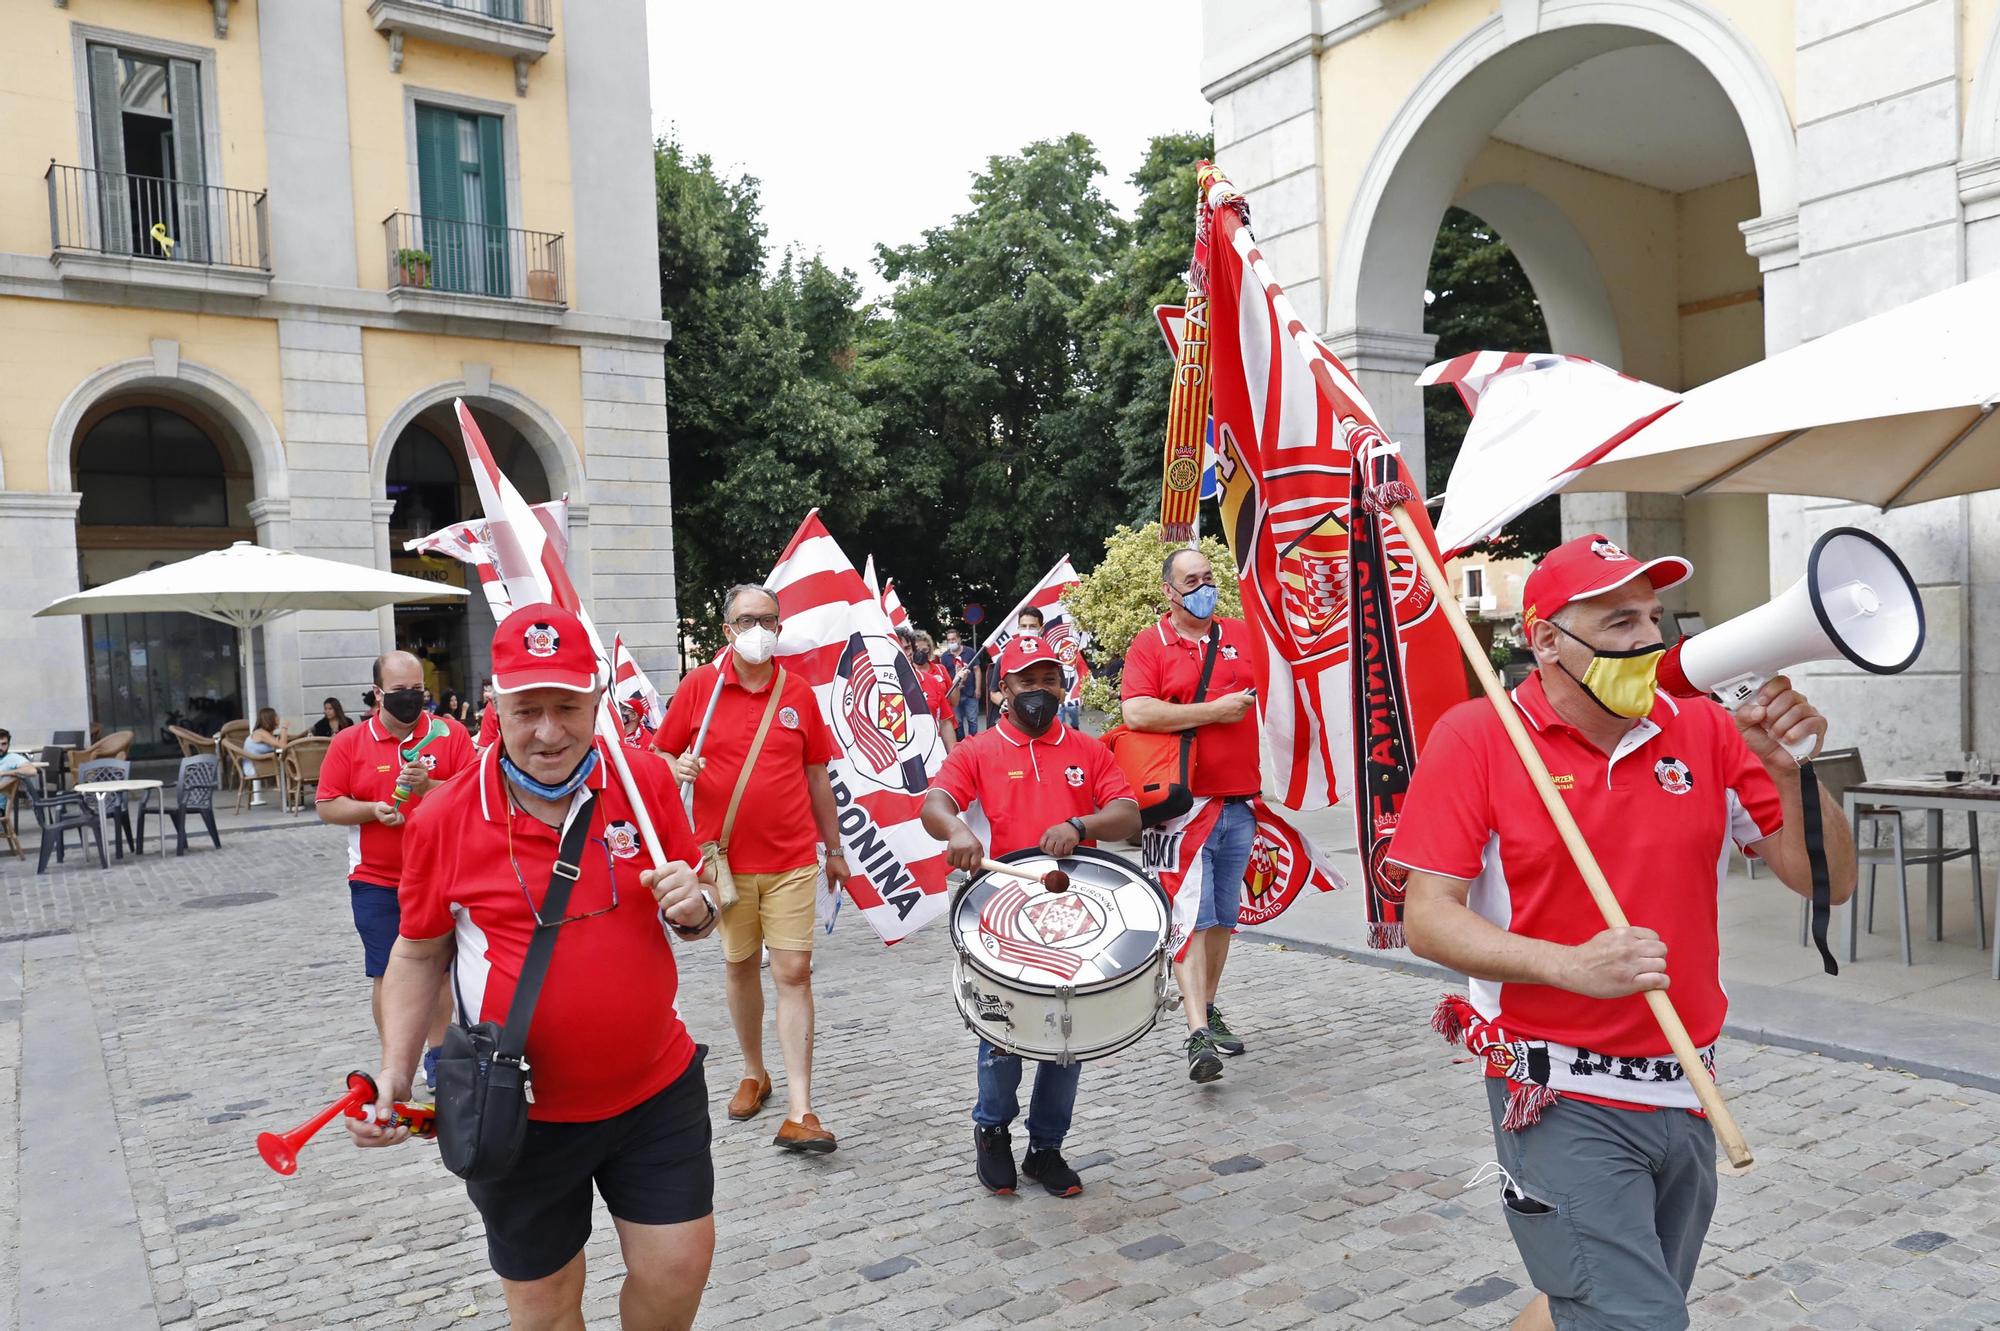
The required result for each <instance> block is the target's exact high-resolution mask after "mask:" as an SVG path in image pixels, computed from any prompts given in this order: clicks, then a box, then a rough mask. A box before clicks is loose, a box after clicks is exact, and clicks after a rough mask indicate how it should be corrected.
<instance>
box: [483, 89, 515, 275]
mask: <svg viewBox="0 0 2000 1331" xmlns="http://www.w3.org/2000/svg"><path fill="white" fill-rule="evenodd" d="M479 188H480V204H481V209H482V211H483V212H484V213H485V216H486V230H485V231H484V232H483V233H482V239H483V240H484V248H485V264H486V272H485V278H486V281H485V284H484V285H483V286H482V287H481V288H480V289H481V290H482V291H484V292H486V294H488V295H490V296H511V295H513V294H514V286H513V277H512V272H511V268H512V265H511V263H510V259H511V257H512V256H510V255H509V254H508V252H507V242H508V239H509V238H508V234H507V231H506V227H507V162H506V156H505V153H504V151H503V148H502V140H501V125H500V117H499V116H480V117H479Z"/></svg>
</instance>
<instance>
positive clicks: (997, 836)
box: [924, 634, 1139, 1197]
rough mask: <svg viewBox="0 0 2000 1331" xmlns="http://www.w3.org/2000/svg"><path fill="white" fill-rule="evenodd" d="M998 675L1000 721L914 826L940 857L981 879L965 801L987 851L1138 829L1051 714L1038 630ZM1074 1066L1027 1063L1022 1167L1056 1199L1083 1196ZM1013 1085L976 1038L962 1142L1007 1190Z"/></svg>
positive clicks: (1056, 703) (1117, 790)
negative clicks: (1073, 1153)
mask: <svg viewBox="0 0 2000 1331" xmlns="http://www.w3.org/2000/svg"><path fill="white" fill-rule="evenodd" d="M999 670H1000V697H1001V706H1002V711H1001V716H1000V723H999V724H998V725H996V726H994V727H992V728H991V729H988V730H983V731H981V732H980V733H979V734H977V735H974V736H972V737H970V738H969V739H967V740H966V741H965V742H964V743H963V744H960V745H959V746H958V747H957V748H955V749H953V750H952V751H951V753H950V755H949V756H947V757H946V758H945V760H944V766H943V767H941V768H939V769H938V774H937V776H936V777H935V778H934V779H933V780H932V781H931V788H930V792H929V793H928V794H927V795H925V796H924V830H925V831H926V832H929V833H930V834H931V835H932V836H934V837H936V838H937V839H938V840H940V841H943V842H945V843H946V850H945V858H946V859H948V860H949V861H951V863H952V865H953V866H955V867H956V868H960V869H963V870H965V871H966V872H967V873H977V872H979V865H980V861H981V860H983V859H984V858H985V857H986V853H987V852H986V849H985V847H983V846H981V845H980V844H979V838H978V836H977V835H975V834H974V832H973V831H972V829H971V828H969V827H967V826H966V825H965V820H964V819H963V818H961V817H960V816H959V815H960V814H961V813H962V812H963V811H965V810H967V809H970V808H971V807H972V805H973V802H974V801H975V800H976V801H978V803H979V807H980V809H981V810H982V811H983V812H984V813H985V814H986V820H987V822H988V823H989V824H990V825H991V826H992V834H993V853H994V854H995V855H1005V854H1007V853H1009V852H1010V851H1016V850H1026V849H1028V848H1029V847H1031V846H1034V847H1039V848H1040V849H1041V850H1042V852H1043V853H1044V854H1048V855H1067V854H1069V853H1070V852H1071V851H1073V850H1075V849H1076V848H1077V847H1078V846H1080V845H1094V844H1096V842H1098V841H1099V840H1112V841H1122V840H1124V839H1125V838H1127V837H1129V836H1131V835H1132V834H1133V833H1135V832H1137V831H1138V830H1139V801H1138V800H1137V799H1136V798H1134V796H1133V794H1132V784H1131V782H1129V781H1127V780H1126V779H1125V774H1124V772H1122V771H1120V770H1119V767H1118V763H1117V760H1116V759H1114V758H1113V757H1112V756H1111V750H1109V749H1107V748H1105V747H1104V746H1103V745H1102V744H1099V743H1098V742H1097V741H1095V740H1093V739H1089V738H1086V737H1085V736H1082V735H1079V734H1077V733H1076V732H1075V731H1074V730H1071V729H1070V728H1069V727H1067V726H1065V725H1064V724H1063V723H1062V722H1061V721H1059V720H1057V719H1056V712H1057V710H1058V709H1059V708H1060V707H1061V706H1062V701H1063V693H1064V691H1065V687H1066V686H1065V685H1064V683H1063V668H1062V658H1061V657H1059V656H1057V655H1056V652H1055V649H1054V648H1053V647H1051V646H1049V645H1048V643H1047V642H1046V641H1045V640H1044V639H1043V638H1042V637H1041V636H1040V635H1038V634H1028V635H1025V636H1022V637H1017V638H1015V639H1014V640H1013V641H1012V642H1010V643H1008V644H1007V648H1006V650H1005V651H1003V652H1002V653H1001V654H1000V663H999ZM1082 1067H1083V1065H1082V1064H1080V1063H1071V1064H1069V1065H1068V1066H1066V1067H1065V1066H1063V1065H1060V1064H1056V1063H1048V1062H1037V1063H1036V1064H1035V1091H1034V1096H1033V1098H1032V1099H1031V1100H1030V1101H1029V1103H1028V1154H1027V1155H1026V1156H1025V1157H1024V1158H1023V1159H1022V1161H1021V1168H1020V1172H1021V1173H1023V1174H1026V1175H1027V1176H1028V1177H1029V1178H1030V1179H1034V1180H1036V1181H1037V1182H1039V1183H1040V1184H1041V1185H1042V1186H1043V1187H1044V1188H1046V1189H1048V1191H1049V1192H1051V1193H1053V1194H1054V1195H1056V1196H1058V1197H1074V1196H1075V1195H1076V1194H1078V1193H1080V1192H1082V1191H1083V1181H1082V1180H1081V1179H1079V1178H1078V1177H1077V1174H1076V1171H1075V1170H1074V1169H1071V1168H1070V1167H1069V1165H1068V1163H1067V1162H1065V1161H1064V1160H1063V1156H1062V1144H1063V1138H1064V1137H1065V1136H1067V1135H1068V1133H1069V1124H1070V1117H1071V1114H1072V1112H1073V1111H1074V1109H1075V1106H1076V1083H1077V1077H1078V1074H1079V1073H1080V1072H1081V1071H1082ZM1020 1088H1021V1060H1020V1059H1019V1058H1017V1057H1016V1056H1014V1055H1013V1054H1007V1053H1002V1052H1001V1051H999V1050H997V1049H995V1048H994V1047H993V1046H992V1045H990V1044H988V1043H987V1042H986V1041H984V1040H981V1041H980V1042H979V1100H978V1103H977V1104H975V1105H974V1106H973V1109H972V1122H973V1131H972V1142H973V1150H974V1158H975V1159H976V1161H977V1171H978V1175H979V1181H980V1182H981V1183H983V1184H984V1185H986V1188H987V1189H988V1190H989V1191H991V1192H995V1193H1000V1194H1006V1193H1011V1192H1013V1191H1014V1188H1015V1186H1016V1183H1017V1179H1016V1177H1015V1169H1014V1146H1013V1139H1012V1138H1011V1137H1010V1136H1009V1134H1008V1131H1007V1129H1008V1125H1009V1124H1011V1123H1012V1122H1013V1121H1014V1116H1015V1115H1016V1114H1017V1113H1018V1112H1019V1111H1020V1100H1019V1092H1020Z"/></svg>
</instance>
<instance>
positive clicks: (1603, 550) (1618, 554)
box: [1590, 541, 1632, 564]
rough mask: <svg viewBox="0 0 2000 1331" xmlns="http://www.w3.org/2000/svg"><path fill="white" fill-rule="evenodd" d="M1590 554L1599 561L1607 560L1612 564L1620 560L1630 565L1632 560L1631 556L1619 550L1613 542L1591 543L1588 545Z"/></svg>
mask: <svg viewBox="0 0 2000 1331" xmlns="http://www.w3.org/2000/svg"><path fill="white" fill-rule="evenodd" d="M1590 553H1592V554H1594V555H1596V556H1597V557H1598V558H1599V559H1603V560H1608V561H1610V562H1611V563H1614V564H1615V563H1618V562H1619V561H1621V560H1622V561H1624V562H1626V563H1630V562H1631V560H1632V556H1630V555H1628V554H1626V553H1625V552H1624V551H1623V550H1621V549H1619V548H1618V545H1617V543H1616V542H1614V541H1592V542H1591V543H1590Z"/></svg>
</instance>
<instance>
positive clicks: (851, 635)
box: [764, 509, 951, 943]
mask: <svg viewBox="0 0 2000 1331" xmlns="http://www.w3.org/2000/svg"><path fill="white" fill-rule="evenodd" d="M764 585H765V586H766V587H767V588H769V589H770V591H771V594H772V595H773V596H775V597H777V598H778V611H779V613H780V614H781V615H783V617H784V628H783V630H782V632H781V633H780V634H779V638H778V660H779V663H780V664H782V665H783V666H784V667H785V668H786V669H787V670H789V671H791V672H792V673H794V674H797V675H799V676H800V677H802V678H803V679H805V680H806V682H807V683H809V684H811V685H812V690H813V695H814V696H815V697H816V698H818V699H819V705H820V712H821V714H822V715H824V716H825V718H826V723H827V725H828V726H829V727H831V728H832V730H833V734H834V738H835V739H836V740H838V741H839V742H840V747H841V750H842V755H841V756H840V757H839V758H836V759H835V760H834V761H833V762H831V763H829V764H827V769H826V771H827V777H828V779H829V780H830V781H831V782H832V783H833V799H834V804H835V806H836V807H837V808H838V811H839V821H840V841H841V847H842V849H843V850H845V851H846V853H847V863H848V867H849V868H851V869H853V870H854V876H853V877H851V878H849V879H848V880H847V893H848V896H849V898H850V899H851V900H852V901H853V902H854V904H855V905H856V906H857V907H858V908H859V909H860V911H861V913H862V915H863V916H864V917H865V918H866V919H867V920H868V923H869V924H870V925H871V926H872V927H873V928H874V930H875V932H876V933H877V934H878V935H880V936H881V939H882V941H883V942H885V943H894V942H897V941H898V940H900V939H903V938H906V937H908V936H909V935H910V934H911V933H912V932H914V931H915V930H917V929H919V928H921V927H922V926H923V925H925V924H927V923H929V922H930V921H931V920H934V919H936V918H937V917H938V916H940V915H942V914H944V911H945V907H946V905H947V896H946V892H945V876H946V875H947V874H948V873H950V871H951V866H950V865H948V864H947V863H945V858H944V843H943V842H941V841H937V840H935V839H933V838H932V836H931V835H930V833H928V832H926V831H924V826H923V821H922V818H921V816H920V815H921V811H922V807H923V800H924V793H925V791H927V790H928V789H929V788H930V779H931V777H932V776H934V775H935V774H936V773H937V769H938V768H939V766H940V765H942V764H943V762H944V742H943V741H942V740H941V739H940V738H939V737H938V727H937V721H936V720H935V719H934V718H933V717H932V716H931V714H930V711H929V709H928V708H927V707H926V706H925V703H924V691H923V687H922V686H921V685H920V684H919V683H918V681H917V673H916V667H915V666H913V665H911V664H910V661H909V658H908V657H906V656H904V655H903V650H902V647H901V645H900V644H899V643H898V642H897V641H896V635H895V633H894V631H893V629H892V628H891V627H890V624H889V617H888V615H887V614H885V613H884V612H883V610H882V603H881V601H880V599H879V598H877V597H876V596H874V595H872V594H870V592H869V590H868V585H867V583H865V582H864V581H863V580H862V577H861V574H860V573H858V572H856V571H855V568H854V565H853V563H852V562H850V561H849V560H848V558H847V556H846V555H845V554H844V553H842V552H841V549H840V546H839V544H838V543H837V542H836V541H835V540H834V539H833V537H832V536H831V535H830V534H829V533H828V532H827V529H826V526H825V524H824V523H822V522H821V521H820V519H819V511H818V510H817V509H815V510H814V511H813V512H811V513H808V514H807V515H806V520H805V521H804V522H802V523H800V524H799V529H798V531H797V533H795V534H794V535H793V537H792V540H791V543H790V544H789V545H787V546H786V547H785V552H784V554H783V555H782V556H780V558H779V560H778V565H777V567H776V568H774V569H772V570H771V576H770V577H769V578H767V579H765V581H764Z"/></svg>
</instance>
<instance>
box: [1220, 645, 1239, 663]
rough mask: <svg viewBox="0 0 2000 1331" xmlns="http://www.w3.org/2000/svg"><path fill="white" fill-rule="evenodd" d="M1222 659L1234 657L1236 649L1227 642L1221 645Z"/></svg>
mask: <svg viewBox="0 0 2000 1331" xmlns="http://www.w3.org/2000/svg"><path fill="white" fill-rule="evenodd" d="M1222 659H1223V660H1225V661H1234V660H1235V659H1236V649H1235V648H1234V647H1231V646H1230V645H1229V644H1228V643H1224V644H1223V645H1222Z"/></svg>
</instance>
